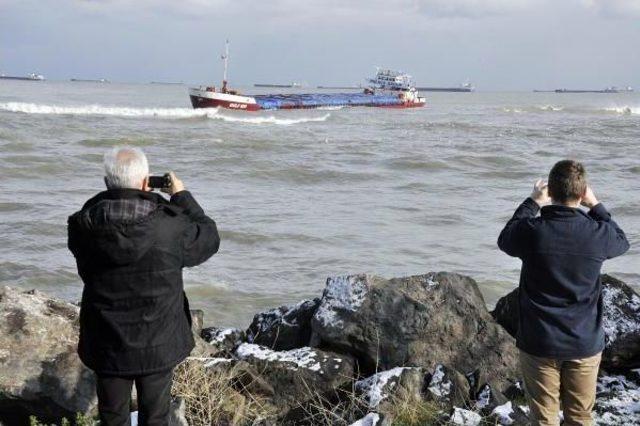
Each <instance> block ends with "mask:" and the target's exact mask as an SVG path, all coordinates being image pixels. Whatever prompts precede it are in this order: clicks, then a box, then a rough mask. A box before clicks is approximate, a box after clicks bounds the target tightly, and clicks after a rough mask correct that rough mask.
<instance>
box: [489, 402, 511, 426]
mask: <svg viewBox="0 0 640 426" xmlns="http://www.w3.org/2000/svg"><path fill="white" fill-rule="evenodd" d="M491 414H492V415H494V416H496V420H497V421H498V423H500V424H501V425H510V424H513V419H512V418H511V416H512V415H513V406H512V405H511V401H508V402H507V403H505V404H502V405H498V406H497V407H496V408H494V409H493V411H492V412H491Z"/></svg>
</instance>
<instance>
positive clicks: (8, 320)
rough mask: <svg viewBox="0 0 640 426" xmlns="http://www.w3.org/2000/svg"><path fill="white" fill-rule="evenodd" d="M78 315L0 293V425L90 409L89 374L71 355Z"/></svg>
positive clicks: (33, 296) (61, 306)
mask: <svg viewBox="0 0 640 426" xmlns="http://www.w3.org/2000/svg"><path fill="white" fill-rule="evenodd" d="M78 315H79V308H78V307H77V306H75V305H72V304H70V303H67V302H63V301H61V300H56V299H51V298H48V297H45V296H44V295H43V294H41V293H39V292H37V291H29V292H22V291H19V290H16V289H12V288H10V287H4V288H2V289H0V422H1V421H2V420H3V419H4V421H6V422H7V423H8V424H23V423H25V422H27V421H28V417H29V415H35V416H37V417H38V418H40V419H42V420H44V421H58V420H59V419H60V418H62V417H67V418H69V419H71V418H75V415H76V413H90V412H91V411H92V410H93V409H94V408H95V406H96V395H95V377H94V374H93V372H92V371H91V370H89V369H87V368H86V367H84V365H83V364H82V362H81V361H80V359H79V357H78V356H77V354H76V347H77V345H78V332H79V323H78Z"/></svg>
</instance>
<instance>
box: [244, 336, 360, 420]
mask: <svg viewBox="0 0 640 426" xmlns="http://www.w3.org/2000/svg"><path fill="white" fill-rule="evenodd" d="M236 356H237V357H238V359H240V360H243V361H246V362H248V363H249V364H251V365H252V366H253V367H255V368H256V370H257V371H258V372H259V374H260V376H261V377H262V378H263V379H264V380H265V381H266V382H267V383H269V385H270V386H271V387H272V389H273V395H272V396H271V398H272V400H273V403H274V404H275V405H276V406H277V407H279V408H280V409H281V413H285V412H287V411H289V410H291V409H292V408H298V407H299V406H300V404H301V403H304V402H305V401H307V400H310V399H312V398H315V397H318V396H323V395H325V394H327V393H330V392H331V391H335V390H336V389H338V388H341V387H343V386H344V385H347V384H350V383H351V382H352V377H353V374H354V360H353V359H352V358H350V357H348V356H344V355H338V354H335V353H331V352H324V351H320V350H317V349H312V348H310V347H304V348H298V349H292V350H289V351H282V352H277V351H273V350H271V349H269V348H266V347H264V346H259V345H256V344H253V343H243V344H241V345H240V346H239V347H238V348H237V349H236Z"/></svg>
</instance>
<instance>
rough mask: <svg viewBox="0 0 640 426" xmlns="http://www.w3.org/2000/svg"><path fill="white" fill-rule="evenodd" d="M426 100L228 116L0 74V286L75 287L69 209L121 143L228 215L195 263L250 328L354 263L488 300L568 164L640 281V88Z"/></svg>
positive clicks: (610, 267)
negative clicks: (527, 208)
mask: <svg viewBox="0 0 640 426" xmlns="http://www.w3.org/2000/svg"><path fill="white" fill-rule="evenodd" d="M246 91H247V92H253V93H256V91H255V90H253V89H247V90H246ZM426 96H427V101H428V107H426V108H423V109H416V110H404V111H403V110H389V109H378V108H353V109H333V110H314V111H277V112H264V113H246V112H244V113H242V112H238V113H234V112H230V111H222V110H220V111H217V110H208V111H203V110H199V111H194V110H192V109H191V107H190V105H189V101H188V96H187V88H186V86H180V85H171V86H169V85H123V84H93V83H68V82H8V81H0V147H1V149H0V217H2V221H1V223H0V285H10V286H17V287H22V288H25V289H30V288H38V289H40V290H42V291H45V292H47V293H49V294H52V295H55V296H58V297H62V298H65V299H68V300H72V301H74V300H77V299H78V298H79V296H80V293H81V290H82V284H81V282H80V280H79V278H78V277H77V275H76V270H75V263H74V259H73V257H72V255H71V254H70V253H69V252H68V251H67V248H66V218H67V216H68V215H70V214H71V213H73V212H74V211H76V210H77V209H78V208H80V206H81V205H82V204H83V203H84V201H86V199H88V198H89V197H90V196H92V195H94V194H95V193H97V192H99V191H101V190H102V189H103V183H102V176H103V174H102V168H101V167H102V165H101V161H102V154H103V152H104V151H105V150H107V149H108V148H110V147H111V146H113V145H116V144H131V145H136V146H139V147H142V148H143V149H144V150H145V151H146V152H147V155H148V157H149V161H150V164H151V168H152V172H155V173H163V172H165V171H167V170H174V171H175V172H176V173H177V174H178V176H180V177H181V178H182V179H183V180H184V182H185V183H186V186H187V188H188V189H190V190H191V191H192V192H193V193H194V195H195V197H196V199H197V200H198V201H199V202H200V204H201V205H202V206H203V207H204V209H205V210H206V211H207V212H208V213H209V214H210V215H211V216H212V217H214V218H215V220H216V221H217V223H218V225H219V228H220V230H221V232H222V245H221V250H220V252H219V253H218V254H217V255H216V256H214V257H213V258H212V259H211V260H210V261H208V262H207V263H205V264H204V265H202V266H199V267H197V268H193V269H190V270H186V271H185V285H186V288H187V293H188V294H189V296H190V300H191V304H192V306H193V307H194V308H201V309H204V310H205V312H206V321H205V322H206V324H211V325H224V326H234V325H235V326H243V327H244V326H246V325H247V324H248V321H249V320H250V318H251V316H252V315H253V313H255V312H257V311H258V310H260V309H262V308H267V307H272V306H277V305H279V304H282V303H288V302H295V301H298V300H300V299H302V298H309V297H315V296H319V295H320V294H321V292H322V289H323V287H324V281H325V279H326V277H327V276H330V275H338V274H348V273H358V272H368V273H375V274H379V275H383V276H387V277H392V276H400V275H407V274H419V273H424V272H428V271H441V270H447V271H456V272H460V273H463V274H468V275H471V276H472V277H474V278H475V279H476V280H477V281H478V282H479V285H480V287H481V290H482V291H483V294H484V296H485V299H486V300H487V303H488V304H489V305H492V304H493V303H495V301H496V300H497V298H498V297H500V296H501V295H503V294H505V293H507V292H508V291H509V290H510V289H512V288H513V287H514V286H515V285H516V283H517V280H518V274H519V267H520V262H519V261H518V260H517V259H512V258H509V257H507V256H506V255H505V254H503V253H501V252H500V251H499V250H498V248H497V246H496V239H497V236H498V233H499V232H500V230H501V228H502V226H503V225H504V223H505V222H506V220H507V219H508V218H509V217H510V216H511V214H512V212H513V210H514V209H515V207H516V206H517V205H518V203H519V202H521V201H522V200H523V199H524V198H525V197H526V196H527V195H528V194H529V192H530V190H531V187H532V184H533V182H534V180H536V179H537V178H539V177H543V176H545V175H546V174H547V172H548V170H549V168H550V167H551V166H552V165H553V163H554V162H555V161H557V160H559V159H562V158H565V157H571V158H576V159H579V160H582V161H583V162H584V163H585V164H586V166H587V168H588V170H589V172H590V179H591V182H592V184H593V187H594V191H595V192H596V195H597V196H598V197H599V198H600V199H601V200H602V201H603V202H604V203H605V204H606V205H607V206H608V207H609V209H610V210H611V211H612V212H613V214H614V218H615V219H616V220H617V221H618V222H619V223H620V225H621V226H622V227H623V229H625V231H626V232H627V234H628V236H629V238H630V240H631V243H632V249H631V251H630V252H629V253H628V254H627V255H625V256H623V257H621V258H618V259H615V260H612V261H609V262H607V263H606V264H605V268H604V270H605V271H606V272H610V273H613V274H615V275H617V276H619V277H620V278H622V279H625V280H627V282H629V283H631V284H633V285H636V286H637V285H640V266H639V265H640V247H639V244H638V243H640V191H639V189H640V183H639V182H640V154H639V145H640V94H636V93H621V94H555V93H525V92H522V93H482V92H477V93H427V94H426Z"/></svg>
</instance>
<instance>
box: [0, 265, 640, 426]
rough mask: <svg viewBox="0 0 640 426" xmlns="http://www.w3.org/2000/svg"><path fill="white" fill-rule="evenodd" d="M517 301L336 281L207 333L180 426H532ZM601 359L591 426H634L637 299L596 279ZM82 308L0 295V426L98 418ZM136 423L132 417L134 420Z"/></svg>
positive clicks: (201, 335) (446, 276) (637, 413)
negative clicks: (80, 348) (83, 351)
mask: <svg viewBox="0 0 640 426" xmlns="http://www.w3.org/2000/svg"><path fill="white" fill-rule="evenodd" d="M516 292H517V290H514V292H512V293H510V294H509V295H507V296H505V297H503V298H502V299H500V301H499V302H498V304H497V305H496V308H495V310H494V311H493V312H489V311H488V310H487V308H486V305H485V302H484V300H483V298H482V295H481V293H480V291H479V289H478V286H477V284H476V282H475V281H474V280H473V279H471V278H470V277H466V276H463V275H458V274H454V273H447V272H439V273H428V274H424V275H417V276H411V277H402V278H393V279H384V278H380V277H376V276H370V275H352V276H343V277H332V278H329V279H328V280H327V283H326V287H325V290H324V292H323V294H322V296H321V297H319V298H316V299H313V300H306V301H301V302H300V303H298V304H294V305H290V306H281V307H278V308H274V309H272V310H269V311H266V312H261V313H258V314H256V315H255V317H254V318H253V321H252V323H251V324H250V325H249V326H248V328H247V329H246V330H239V329H221V328H216V327H204V326H203V323H204V319H203V315H202V312H200V311H193V312H192V317H193V319H194V321H193V324H194V333H195V335H196V341H197V343H196V348H195V349H194V351H193V352H192V354H191V356H190V357H189V358H188V359H187V360H186V361H185V362H184V363H183V364H182V365H180V366H179V367H178V368H177V370H176V379H175V380H174V394H175V396H176V404H175V410H174V411H175V413H174V418H173V420H172V422H173V423H174V424H182V425H184V424H191V425H198V424H221V425H224V424H229V425H244V424H247V425H264V426H266V425H280V424H315V425H322V424H332V425H342V424H344V425H355V426H374V425H376V426H382V425H411V424H416V425H417V424H458V425H480V424H504V425H510V424H514V425H517V424H526V421H527V412H528V408H527V406H526V401H525V399H524V394H523V391H522V385H521V381H520V377H519V372H518V364H517V363H518V357H517V349H516V347H515V340H514V338H513V337H512V336H513V335H514V334H515V332H516V327H517V315H518V312H517V304H516V303H514V302H515V301H516V300H517V293H516ZM603 301H604V304H603V309H604V328H605V334H606V349H605V352H604V354H603V362H602V366H601V371H600V377H599V380H598V394H597V403H596V408H595V419H596V423H597V424H602V425H619V424H626V425H632V424H640V296H639V295H638V294H637V293H636V292H635V291H634V290H633V289H631V288H630V287H629V286H627V285H626V284H625V283H624V282H622V281H620V280H617V279H615V278H613V277H610V276H607V275H603ZM78 311H79V308H78V307H77V306H75V305H73V304H70V303H67V302H63V301H59V300H55V299H51V298H48V297H47V296H45V295H43V294H41V293H39V292H37V291H30V292H23V291H19V290H16V289H12V288H9V287H5V288H4V289H2V290H0V312H1V313H2V315H0V373H1V374H0V422H4V424H8V425H9V424H10V425H13V424H28V417H29V415H35V416H37V417H38V418H39V419H41V420H42V421H46V422H58V421H60V419H61V418H62V417H67V418H74V417H75V415H76V413H84V414H87V415H89V416H91V415H93V414H95V409H96V407H95V404H96V400H95V394H94V391H93V386H94V377H93V374H92V373H91V371H89V370H88V369H86V368H85V367H84V366H83V365H82V364H81V362H80V360H79V359H78V357H77V355H76V352H75V348H76V344H77V333H78ZM134 418H135V415H134Z"/></svg>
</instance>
